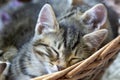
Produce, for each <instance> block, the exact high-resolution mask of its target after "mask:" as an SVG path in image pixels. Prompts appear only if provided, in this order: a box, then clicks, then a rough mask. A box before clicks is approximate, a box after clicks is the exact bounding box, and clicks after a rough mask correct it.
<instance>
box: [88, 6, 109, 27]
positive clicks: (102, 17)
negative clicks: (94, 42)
mask: <svg viewBox="0 0 120 80" xmlns="http://www.w3.org/2000/svg"><path fill="white" fill-rule="evenodd" d="M90 13H92V14H93V15H94V21H95V23H96V24H97V25H99V26H102V25H104V23H105V22H106V19H107V11H106V8H105V6H104V5H103V4H98V5H96V6H95V7H93V8H92V9H91V12H90Z"/></svg>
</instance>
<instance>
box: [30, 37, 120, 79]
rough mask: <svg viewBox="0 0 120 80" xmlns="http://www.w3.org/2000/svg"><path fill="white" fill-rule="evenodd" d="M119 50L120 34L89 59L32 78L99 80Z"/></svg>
mask: <svg viewBox="0 0 120 80" xmlns="http://www.w3.org/2000/svg"><path fill="white" fill-rule="evenodd" d="M118 51H120V35H119V36H118V37H117V38H115V39H114V40H112V41H111V42H109V43H108V44H106V45H105V46H104V47H102V48H101V49H99V50H98V51H96V52H95V53H94V54H93V55H91V56H90V57H88V58H87V59H85V60H83V61H80V62H78V63H76V64H74V65H72V66H70V67H68V68H66V69H64V70H61V71H58V72H55V73H52V74H47V75H43V76H40V77H36V78H34V79H31V80H78V79H79V80H99V78H100V77H101V75H102V74H103V73H104V70H105V69H106V67H108V65H109V64H110V63H111V62H112V61H113V60H114V59H115V58H114V57H115V56H116V55H117V53H118ZM98 75H99V76H98Z"/></svg>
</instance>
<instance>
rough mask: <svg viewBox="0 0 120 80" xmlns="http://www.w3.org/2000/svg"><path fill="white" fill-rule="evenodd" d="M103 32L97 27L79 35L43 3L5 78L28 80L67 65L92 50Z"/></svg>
mask: <svg viewBox="0 0 120 80" xmlns="http://www.w3.org/2000/svg"><path fill="white" fill-rule="evenodd" d="M107 34H108V30H107V29H101V30H97V31H94V32H92V33H89V34H86V35H84V36H83V34H82V33H81V30H80V28H79V27H76V26H72V25H71V26H61V25H59V24H58V22H57V20H56V17H55V14H54V12H53V10H52V7H51V6H50V5H49V4H45V5H44V6H43V8H42V9H41V11H40V13H39V16H38V20H37V24H36V27H35V34H34V36H33V39H32V40H31V41H30V42H28V43H26V44H25V45H24V46H23V47H22V49H21V50H20V52H19V53H18V54H17V56H16V57H15V58H14V59H13V60H12V61H11V66H10V69H9V74H8V77H7V80H29V79H31V78H33V77H36V76H40V75H43V74H48V73H53V72H56V71H59V70H62V69H64V68H66V67H68V66H71V65H73V64H75V63H76V62H78V61H81V60H83V59H85V58H87V57H88V56H90V55H91V54H92V53H93V52H95V51H96V50H97V49H98V47H99V46H100V45H101V43H102V42H103V41H104V39H105V38H106V37H107Z"/></svg>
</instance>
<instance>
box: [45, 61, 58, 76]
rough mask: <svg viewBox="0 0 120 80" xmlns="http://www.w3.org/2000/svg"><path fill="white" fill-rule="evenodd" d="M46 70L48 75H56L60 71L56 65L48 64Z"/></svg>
mask: <svg viewBox="0 0 120 80" xmlns="http://www.w3.org/2000/svg"><path fill="white" fill-rule="evenodd" d="M45 69H46V71H47V72H48V74H50V73H54V72H57V71H58V67H57V66H56V65H50V64H48V63H46V65H45Z"/></svg>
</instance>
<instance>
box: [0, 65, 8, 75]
mask: <svg viewBox="0 0 120 80" xmlns="http://www.w3.org/2000/svg"><path fill="white" fill-rule="evenodd" d="M6 67H7V64H6V63H0V75H1V74H2V73H3V71H4V70H5V68H6Z"/></svg>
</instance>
